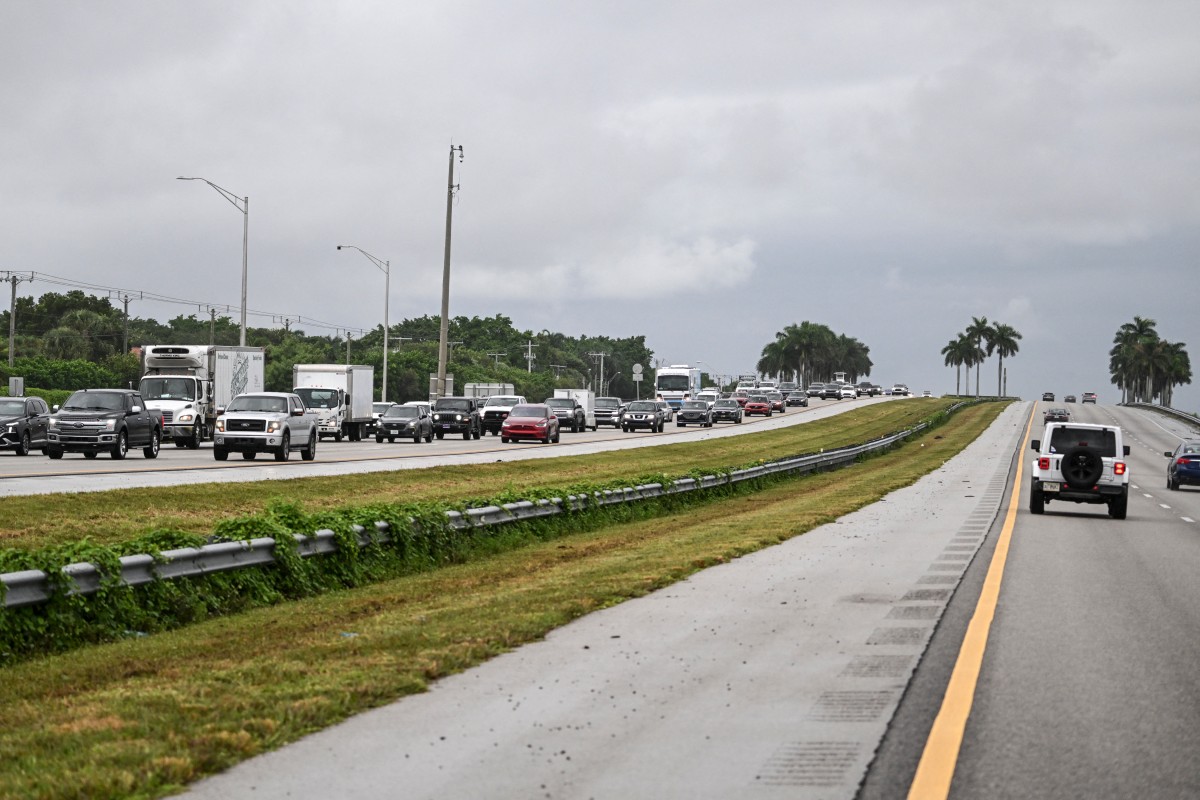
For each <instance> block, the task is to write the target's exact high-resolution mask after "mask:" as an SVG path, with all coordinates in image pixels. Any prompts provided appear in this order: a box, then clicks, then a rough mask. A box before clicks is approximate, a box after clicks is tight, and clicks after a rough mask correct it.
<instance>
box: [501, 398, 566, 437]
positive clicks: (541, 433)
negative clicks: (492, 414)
mask: <svg viewBox="0 0 1200 800" xmlns="http://www.w3.org/2000/svg"><path fill="white" fill-rule="evenodd" d="M519 439H537V440H538V441H541V442H545V443H546V444H550V443H551V442H557V441H558V415H556V414H555V413H554V409H552V408H550V406H548V405H546V404H545V403H531V404H529V405H522V406H513V409H512V411H510V412H508V417H506V418H505V420H504V422H503V423H502V424H501V425H500V441H502V442H515V441H517V440H519Z"/></svg>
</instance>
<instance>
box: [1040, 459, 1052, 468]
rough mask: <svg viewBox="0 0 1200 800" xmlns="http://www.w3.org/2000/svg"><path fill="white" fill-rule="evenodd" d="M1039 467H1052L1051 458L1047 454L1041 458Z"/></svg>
mask: <svg viewBox="0 0 1200 800" xmlns="http://www.w3.org/2000/svg"><path fill="white" fill-rule="evenodd" d="M1038 469H1050V459H1049V458H1047V457H1045V456H1043V457H1041V458H1039V459H1038Z"/></svg>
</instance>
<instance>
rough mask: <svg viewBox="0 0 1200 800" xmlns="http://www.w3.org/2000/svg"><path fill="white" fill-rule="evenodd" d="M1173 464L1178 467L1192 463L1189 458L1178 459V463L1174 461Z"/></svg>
mask: <svg viewBox="0 0 1200 800" xmlns="http://www.w3.org/2000/svg"><path fill="white" fill-rule="evenodd" d="M1175 463H1176V464H1178V465H1179V466H1183V465H1184V464H1190V463H1192V460H1191V459H1190V458H1180V459H1179V460H1178V461H1176V462H1175Z"/></svg>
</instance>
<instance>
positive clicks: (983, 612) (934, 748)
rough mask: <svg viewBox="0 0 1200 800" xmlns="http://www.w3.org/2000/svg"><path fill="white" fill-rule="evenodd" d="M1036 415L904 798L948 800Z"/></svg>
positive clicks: (997, 596)
mask: <svg viewBox="0 0 1200 800" xmlns="http://www.w3.org/2000/svg"><path fill="white" fill-rule="evenodd" d="M1036 410H1037V408H1036V404H1035V406H1034V409H1033V411H1031V412H1030V414H1029V421H1028V423H1026V425H1025V435H1024V436H1023V437H1022V439H1021V453H1020V454H1019V455H1018V457H1017V470H1016V473H1015V475H1014V477H1013V488H1012V495H1011V497H1009V502H1008V511H1007V512H1006V514H1005V517H1004V526H1003V527H1002V528H1001V530H1000V538H999V539H997V540H996V550H995V552H994V553H993V554H992V562H991V564H990V565H989V566H988V571H987V577H985V578H984V580H983V591H982V592H980V595H979V602H978V603H977V604H976V605H975V614H974V616H972V617H971V622H970V624H969V625H968V626H967V633H966V635H965V636H964V637H963V643H962V647H961V648H960V649H959V651H958V660H957V661H956V662H955V663H954V671H953V672H952V673H951V675H950V682H949V683H948V684H947V685H946V694H945V696H944V697H943V698H942V707H941V709H940V710H939V711H938V715H937V718H936V719H935V720H934V721H933V727H932V728H931V729H930V731H929V738H928V739H927V740H926V741H925V749H924V751H923V752H922V753H921V761H920V763H919V764H918V765H917V772H916V774H915V775H914V776H913V782H912V785H911V786H910V787H909V790H908V796H909V798H912V800H944V798H946V797H948V796H949V795H950V782H951V781H952V780H953V779H954V769H955V767H956V766H957V765H958V753H959V750H960V749H961V748H962V740H963V734H964V733H965V732H966V728H967V718H968V717H970V715H971V706H972V704H973V703H974V701H975V687H976V686H977V685H978V683H979V673H980V671H981V670H982V668H983V654H984V651H985V650H986V649H987V640H988V633H989V632H990V631H991V627H992V619H993V618H994V617H995V615H996V605H997V603H998V602H999V599H1000V584H1001V582H1002V581H1003V579H1004V565H1005V564H1006V563H1007V561H1008V548H1009V543H1010V542H1011V541H1012V532H1013V528H1014V527H1015V525H1016V521H1017V509H1018V508H1019V507H1020V503H1021V475H1022V473H1023V471H1024V466H1025V453H1024V451H1025V448H1027V447H1028V446H1029V434H1030V431H1032V430H1033V419H1034V414H1035V413H1036Z"/></svg>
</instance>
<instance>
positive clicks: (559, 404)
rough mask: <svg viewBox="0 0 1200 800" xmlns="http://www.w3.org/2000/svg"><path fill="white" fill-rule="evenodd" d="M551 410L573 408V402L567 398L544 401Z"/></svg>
mask: <svg viewBox="0 0 1200 800" xmlns="http://www.w3.org/2000/svg"><path fill="white" fill-rule="evenodd" d="M546 405H548V406H550V407H551V408H574V407H575V401H574V400H572V399H571V398H569V397H551V398H550V399H549V400H547V401H546Z"/></svg>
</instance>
